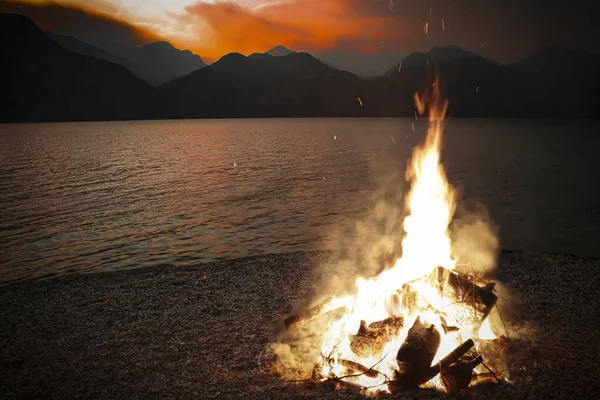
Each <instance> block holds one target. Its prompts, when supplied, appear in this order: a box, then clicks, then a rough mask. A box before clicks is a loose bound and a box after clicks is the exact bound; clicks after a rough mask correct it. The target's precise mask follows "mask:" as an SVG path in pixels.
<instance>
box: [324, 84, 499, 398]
mask: <svg viewBox="0 0 600 400" xmlns="http://www.w3.org/2000/svg"><path fill="white" fill-rule="evenodd" d="M415 103H416V105H417V108H418V110H419V113H420V114H421V115H423V114H425V113H426V112H428V114H429V129H428V132H427V137H426V140H425V143H424V144H423V145H422V146H420V147H418V148H416V149H415V151H414V153H413V157H412V160H411V162H410V165H409V168H408V171H407V176H406V177H407V180H408V181H409V182H410V183H411V190H410V192H409V194H408V196H407V199H406V204H405V206H406V211H407V213H406V217H405V219H404V225H403V226H404V231H405V237H404V239H403V241H402V257H401V258H400V259H398V260H397V261H396V263H395V265H394V266H393V267H392V268H391V269H388V270H385V271H383V272H382V273H381V274H379V275H378V276H376V277H374V278H369V279H364V278H359V279H357V280H356V288H357V292H356V294H355V295H354V296H346V297H344V298H343V300H340V301H341V303H343V304H344V305H345V306H346V309H347V312H346V314H345V315H344V316H343V317H342V318H341V319H339V320H337V321H335V322H332V323H331V324H330V325H329V327H328V329H327V331H326V332H325V334H324V335H323V342H322V347H321V355H322V356H321V358H320V360H319V361H318V362H319V363H320V366H321V374H322V376H323V377H327V376H331V375H334V376H337V377H341V376H346V375H348V374H347V368H346V366H345V365H344V361H342V360H347V361H354V362H357V363H359V364H361V365H363V366H365V367H367V368H370V367H373V369H375V370H376V371H378V372H379V374H363V375H359V376H350V377H346V378H344V379H345V380H348V381H351V382H354V383H356V384H359V385H361V386H363V387H366V388H368V389H367V391H370V392H377V391H387V390H388V388H387V385H386V382H387V381H386V379H387V378H386V377H392V376H393V374H394V371H395V370H396V369H397V363H396V354H397V352H398V349H399V348H400V346H401V344H402V343H403V341H404V339H405V338H406V336H407V334H408V330H409V328H410V327H411V326H412V325H413V323H414V322H415V321H416V319H417V318H420V320H421V321H423V322H426V323H427V324H431V325H434V326H435V328H436V329H437V331H438V332H439V333H440V336H441V338H442V339H441V344H440V347H439V349H438V351H437V353H436V356H435V358H434V360H433V363H434V364H435V363H436V362H437V361H439V360H440V359H441V358H443V357H444V356H446V355H447V354H448V353H450V352H451V351H452V350H453V349H454V348H456V347H457V346H458V345H459V344H460V343H462V342H463V341H464V340H466V339H468V338H473V339H476V338H478V334H479V330H480V325H481V322H480V321H479V320H478V318H477V316H476V315H473V314H472V312H471V311H470V310H468V309H467V308H466V307H463V306H462V305H461V304H456V303H455V302H454V301H453V300H451V299H450V298H444V297H443V296H442V295H441V294H440V293H439V291H438V289H437V288H436V287H434V286H433V284H432V283H431V282H430V281H429V280H427V279H421V278H424V277H427V276H429V275H430V274H431V273H432V272H433V271H434V270H435V269H436V268H437V267H438V266H442V267H444V268H447V269H454V266H455V261H454V260H453V259H452V257H451V240H450V237H449V235H448V225H449V224H450V221H451V220H452V217H453V215H454V210H455V204H456V203H455V196H454V190H453V188H452V186H451V185H450V184H449V183H448V181H447V179H446V174H445V172H444V169H443V167H442V165H441V163H440V149H441V142H442V132H443V121H444V117H445V114H446V110H447V107H448V102H447V100H445V99H444V98H443V97H442V95H441V93H440V88H439V84H438V81H437V79H436V82H435V83H434V84H433V85H432V87H431V88H430V89H429V90H428V91H426V92H424V93H422V94H420V95H418V94H416V95H415ZM407 284H409V285H410V286H411V287H412V289H413V290H415V291H417V292H418V300H417V301H418V304H417V307H415V308H414V309H407V308H406V307H403V306H402V305H401V304H398V303H397V302H396V303H394V302H393V301H391V300H390V299H393V298H394V295H397V294H398V293H399V292H400V291H401V290H402V288H403V287H405V285H407ZM441 315H443V316H444V318H445V323H446V324H448V325H455V326H460V327H461V329H460V332H458V331H455V332H449V333H445V332H444V329H443V327H442V319H441ZM396 316H403V318H404V324H403V327H402V328H401V330H400V331H399V332H398V333H397V335H396V336H395V337H392V338H391V339H390V340H388V342H387V343H385V344H384V348H383V351H382V352H381V353H378V354H370V355H367V356H364V354H363V356H358V355H357V354H355V353H354V352H353V351H352V349H351V342H352V338H353V335H356V333H357V331H358V330H359V328H360V326H361V321H364V322H363V324H365V323H366V324H369V323H372V322H375V321H381V320H384V319H386V318H390V317H396ZM482 334H484V335H485V338H486V339H489V338H490V337H491V336H493V333H492V332H491V329H489V325H485V326H483V328H482ZM373 375H374V376H373ZM435 379H439V376H438V378H434V380H435ZM433 383H434V384H435V383H437V384H438V385H439V384H440V382H439V381H437V382H433Z"/></svg>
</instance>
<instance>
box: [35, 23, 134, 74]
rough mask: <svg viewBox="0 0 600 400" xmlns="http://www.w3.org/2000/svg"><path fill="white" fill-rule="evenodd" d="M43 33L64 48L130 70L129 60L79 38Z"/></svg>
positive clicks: (48, 32)
mask: <svg viewBox="0 0 600 400" xmlns="http://www.w3.org/2000/svg"><path fill="white" fill-rule="evenodd" d="M44 33H45V34H46V35H47V36H48V37H49V38H50V39H52V40H53V41H55V42H56V43H58V44H59V45H60V46H61V47H63V48H64V49H65V50H68V51H71V52H73V53H77V54H81V55H84V56H89V57H94V58H98V59H100V60H106V61H110V62H111V63H113V64H119V65H122V66H124V67H125V68H127V69H129V70H131V66H132V65H131V63H130V62H129V61H127V60H126V59H124V58H122V57H119V56H117V55H115V54H112V53H110V52H108V51H106V50H104V49H101V48H100V47H97V46H94V45H92V44H89V43H86V42H83V41H81V40H79V39H76V38H74V37H73V36H65V35H59V34H57V33H54V32H50V31H44Z"/></svg>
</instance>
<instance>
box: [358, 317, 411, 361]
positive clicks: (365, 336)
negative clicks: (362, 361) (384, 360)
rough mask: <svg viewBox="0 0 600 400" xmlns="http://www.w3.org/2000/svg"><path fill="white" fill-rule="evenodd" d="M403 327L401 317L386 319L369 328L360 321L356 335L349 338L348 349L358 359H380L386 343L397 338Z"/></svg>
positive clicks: (374, 323)
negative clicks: (371, 357) (370, 357)
mask: <svg viewBox="0 0 600 400" xmlns="http://www.w3.org/2000/svg"><path fill="white" fill-rule="evenodd" d="M403 326H404V318H403V317H402V316H399V317H391V318H386V319H384V320H383V321H377V322H373V323H372V324H370V325H369V326H367V324H366V322H365V321H360V328H359V329H358V333H357V334H356V335H354V336H352V338H351V342H350V349H351V350H352V352H353V353H354V354H356V355H357V356H359V357H365V358H366V357H369V356H373V357H376V358H378V357H381V355H382V353H383V349H384V347H385V345H386V343H387V342H389V341H390V340H391V339H392V338H393V337H395V336H397V335H398V334H399V333H400V330H401V329H402V327H403Z"/></svg>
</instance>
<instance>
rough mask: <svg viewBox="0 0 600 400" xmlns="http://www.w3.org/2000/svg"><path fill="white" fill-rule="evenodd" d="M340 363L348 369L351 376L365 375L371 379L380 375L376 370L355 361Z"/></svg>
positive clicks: (340, 361)
mask: <svg viewBox="0 0 600 400" xmlns="http://www.w3.org/2000/svg"><path fill="white" fill-rule="evenodd" d="M339 363H340V365H343V366H344V367H346V370H348V373H349V374H351V375H354V374H356V375H365V376H368V377H369V378H377V375H379V371H377V370H374V369H373V368H372V367H371V368H369V367H365V366H364V365H362V364H359V363H357V362H355V361H350V360H339Z"/></svg>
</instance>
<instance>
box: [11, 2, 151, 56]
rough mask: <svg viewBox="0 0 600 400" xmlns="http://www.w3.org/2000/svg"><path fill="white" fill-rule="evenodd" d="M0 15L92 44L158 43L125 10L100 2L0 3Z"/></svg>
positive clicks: (149, 31) (148, 30)
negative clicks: (26, 20) (14, 16)
mask: <svg viewBox="0 0 600 400" xmlns="http://www.w3.org/2000/svg"><path fill="white" fill-rule="evenodd" d="M0 11H3V12H12V13H18V14H23V15H25V16H27V17H29V18H31V19H32V20H33V21H34V22H35V23H36V24H37V25H38V26H39V27H40V28H42V29H45V30H49V31H52V32H55V33H59V34H63V35H69V36H74V37H76V38H78V39H81V40H83V41H86V42H89V43H92V44H98V45H101V44H105V43H112V44H121V45H137V44H142V43H146V42H150V41H155V40H159V39H160V35H159V34H157V33H155V31H154V30H153V29H147V28H146V27H143V26H137V25H136V24H135V22H134V21H135V18H134V17H133V16H132V15H129V14H127V12H126V11H125V10H122V9H120V8H116V7H115V6H112V5H111V4H109V3H106V2H102V1H91V2H88V3H87V4H86V6H85V7H84V6H81V5H78V4H71V3H68V2H60V3H59V2H54V1H5V0H0Z"/></svg>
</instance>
